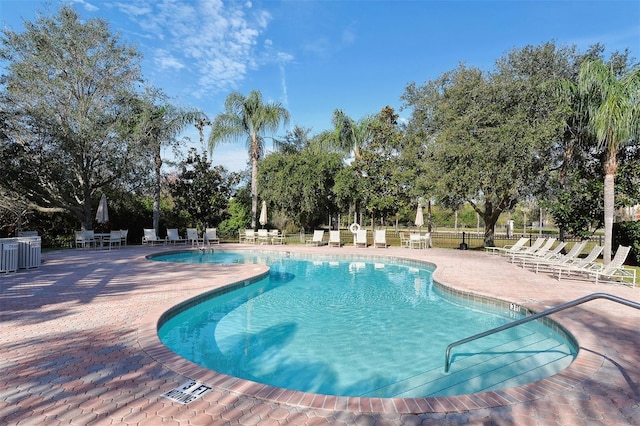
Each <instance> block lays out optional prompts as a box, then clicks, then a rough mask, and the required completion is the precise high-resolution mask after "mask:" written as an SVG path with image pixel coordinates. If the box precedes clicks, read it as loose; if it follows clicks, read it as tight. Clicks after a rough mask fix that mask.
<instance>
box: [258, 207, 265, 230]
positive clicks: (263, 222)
mask: <svg viewBox="0 0 640 426" xmlns="http://www.w3.org/2000/svg"><path fill="white" fill-rule="evenodd" d="M259 222H260V225H262V227H263V228H264V226H265V225H266V224H267V202H266V201H263V202H262V210H261V211H260V219H259Z"/></svg>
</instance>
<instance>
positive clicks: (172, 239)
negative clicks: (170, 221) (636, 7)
mask: <svg viewBox="0 0 640 426" xmlns="http://www.w3.org/2000/svg"><path fill="white" fill-rule="evenodd" d="M167 242H169V243H171V244H180V243H183V244H187V239H186V238H182V237H181V236H180V234H179V233H178V230H177V229H175V228H171V229H167Z"/></svg>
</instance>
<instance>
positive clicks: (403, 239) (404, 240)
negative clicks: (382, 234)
mask: <svg viewBox="0 0 640 426" xmlns="http://www.w3.org/2000/svg"><path fill="white" fill-rule="evenodd" d="M400 247H406V248H409V234H407V233H406V232H401V233H400Z"/></svg>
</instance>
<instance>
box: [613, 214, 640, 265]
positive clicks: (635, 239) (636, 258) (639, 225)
mask: <svg viewBox="0 0 640 426" xmlns="http://www.w3.org/2000/svg"><path fill="white" fill-rule="evenodd" d="M619 245H621V246H631V252H630V253H629V258H628V259H627V261H628V262H633V263H635V264H636V265H640V221H635V222H618V223H614V224H613V247H614V248H615V247H618V246H619Z"/></svg>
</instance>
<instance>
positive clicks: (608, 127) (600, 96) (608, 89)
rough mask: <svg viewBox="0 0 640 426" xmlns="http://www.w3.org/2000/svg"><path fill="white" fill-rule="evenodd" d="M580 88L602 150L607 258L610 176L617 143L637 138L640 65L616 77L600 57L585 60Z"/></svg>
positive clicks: (607, 254)
mask: <svg viewBox="0 0 640 426" xmlns="http://www.w3.org/2000/svg"><path fill="white" fill-rule="evenodd" d="M578 86H579V88H580V91H581V92H582V93H583V94H584V95H585V96H587V99H588V105H589V109H588V113H589V124H590V127H591V130H592V131H593V133H594V134H595V136H596V139H597V140H598V141H599V148H600V149H603V150H604V251H603V258H604V262H605V263H609V262H610V261H611V249H612V247H611V246H612V240H613V214H614V201H615V192H614V191H615V188H614V182H615V180H614V178H615V174H616V171H617V170H618V161H617V153H618V150H619V149H620V147H621V145H623V144H625V143H628V142H630V141H633V140H635V141H637V140H638V134H639V128H640V105H639V103H638V102H639V100H640V67H636V68H635V69H634V70H632V71H631V72H629V73H627V74H626V75H624V76H622V77H620V78H618V76H617V75H616V73H615V72H614V71H613V68H612V67H610V66H607V65H606V64H605V63H604V62H602V60H588V61H585V62H584V63H583V64H582V66H581V67H580V76H579V81H578Z"/></svg>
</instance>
